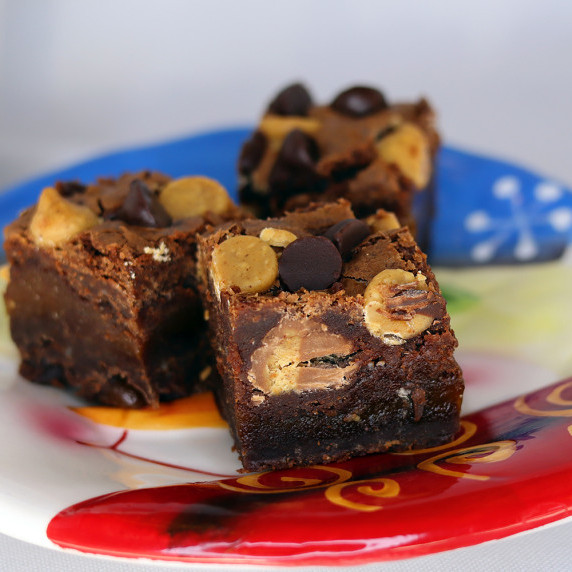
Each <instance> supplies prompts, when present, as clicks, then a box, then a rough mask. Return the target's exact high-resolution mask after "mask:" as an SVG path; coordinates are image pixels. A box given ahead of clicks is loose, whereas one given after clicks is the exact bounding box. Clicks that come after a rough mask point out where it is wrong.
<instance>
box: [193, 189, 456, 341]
mask: <svg viewBox="0 0 572 572" xmlns="http://www.w3.org/2000/svg"><path fill="white" fill-rule="evenodd" d="M200 245H201V246H200V252H199V260H200V265H201V267H202V272H203V274H204V275H208V277H209V280H210V284H211V287H212V289H213V292H214V296H216V297H218V298H219V299H222V298H223V297H225V298H240V299H243V300H244V303H246V304H248V303H250V302H252V303H253V304H257V303H259V302H260V300H261V298H262V299H266V300H267V302H266V305H268V304H270V306H279V305H280V304H296V303H302V304H307V303H313V304H316V305H317V306H323V305H324V303H325V302H324V298H327V299H328V302H327V304H330V303H331V301H332V300H333V299H334V298H336V299H339V300H340V301H341V300H346V301H347V300H348V299H351V300H352V304H358V305H359V306H360V307H363V308H364V311H365V322H366V324H367V325H368V328H369V329H370V331H371V332H372V333H374V335H376V336H377V337H381V338H382V339H383V340H384V341H385V342H386V343H388V344H392V345H397V344H401V343H403V342H404V340H405V339H409V338H410V337H413V336H414V335H418V334H420V333H422V332H423V331H424V330H426V329H427V328H429V327H430V325H431V324H432V322H433V320H434V319H435V318H441V317H443V316H444V315H445V313H446V312H445V301H444V299H443V298H442V296H441V295H440V291H439V287H438V284H437V282H436V280H435V277H434V275H433V273H432V271H431V269H430V268H429V267H428V265H427V262H426V257H425V255H424V254H423V253H422V252H421V251H420V250H419V248H418V247H417V245H416V243H415V241H414V239H413V238H412V236H411V234H410V232H409V231H408V230H407V229H406V228H403V227H400V226H399V225H398V224H397V222H396V219H395V217H394V216H393V215H391V214H389V213H387V212H384V211H380V212H378V213H377V214H376V215H373V216H371V217H369V218H368V219H367V220H366V221H361V220H358V219H356V218H355V217H354V215H353V212H352V210H351V208H350V206H349V203H348V202H347V201H345V200H340V201H338V202H337V203H329V204H325V205H311V206H310V207H308V208H306V209H304V210H298V211H295V212H292V213H288V214H286V215H285V216H284V217H281V218H276V219H268V220H265V221H262V220H245V221H242V222H239V223H227V224H225V225H222V226H221V227H219V228H218V229H217V230H216V231H215V232H214V233H212V234H210V235H207V236H205V237H202V238H201V239H200ZM336 303H337V302H336Z"/></svg>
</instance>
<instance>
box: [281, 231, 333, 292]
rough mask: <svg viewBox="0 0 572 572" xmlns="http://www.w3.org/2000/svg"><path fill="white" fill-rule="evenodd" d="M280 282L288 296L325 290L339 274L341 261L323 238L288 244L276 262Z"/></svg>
mask: <svg viewBox="0 0 572 572" xmlns="http://www.w3.org/2000/svg"><path fill="white" fill-rule="evenodd" d="M278 270H279V273H280V279H281V280H282V282H283V283H284V285H285V286H286V288H288V290H290V291H291V292H296V290H299V289H300V288H306V290H325V289H326V288H329V287H330V286H331V285H332V284H333V283H334V282H335V281H336V280H337V279H338V278H339V277H340V274H341V272H342V257H341V256H340V253H339V252H338V249H337V248H336V247H335V246H334V245H333V243H332V242H331V241H330V240H328V239H327V238H325V237H324V236H304V237H302V238H298V239H296V240H295V241H294V242H291V243H290V244H289V245H288V246H287V247H286V248H285V249H284V251H283V252H282V256H281V257H280V260H279V262H278Z"/></svg>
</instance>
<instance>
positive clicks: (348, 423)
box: [198, 200, 464, 471]
mask: <svg viewBox="0 0 572 572" xmlns="http://www.w3.org/2000/svg"><path fill="white" fill-rule="evenodd" d="M387 216H388V215H387V213H383V212H380V213H379V214H378V215H376V216H373V217H371V218H370V219H368V222H369V224H366V223H364V222H362V221H360V220H357V219H356V218H355V217H354V214H353V212H352V210H351V208H350V205H349V203H348V202H347V201H344V200H341V201H338V202H337V203H330V204H325V205H311V206H310V207H308V208H306V209H304V210H298V211H295V212H292V213H287V214H286V215H285V216H284V217H282V218H274V219H268V220H265V221H262V220H246V221H242V222H238V223H228V224H225V225H222V226H221V227H219V228H218V229H216V231H214V232H212V233H208V234H205V235H203V236H201V237H199V250H198V264H199V273H200V275H201V277H202V284H201V287H200V288H201V292H202V295H203V298H204V303H205V306H206V309H207V312H208V316H209V329H210V334H211V340H212V343H213V345H214V350H215V354H216V361H217V367H218V370H219V373H220V375H221V378H222V381H221V383H220V385H218V386H217V397H218V401H219V403H220V407H221V409H222V411H223V414H224V416H225V417H226V419H227V421H228V422H229V425H230V428H231V432H232V435H233V437H234V442H235V445H236V448H237V450H238V453H239V455H240V458H241V460H242V463H243V465H244V468H245V469H247V470H249V471H260V470H266V469H282V468H286V467H292V466H296V465H310V464H313V463H328V462H332V461H339V460H343V459H346V458H349V457H352V456H356V455H364V454H368V453H374V452H381V451H403V450H408V449H412V448H423V447H430V446H435V445H440V444H442V443H445V442H447V441H449V440H451V439H452V438H453V436H454V435H455V433H456V432H457V430H458V427H459V412H460V406H461V399H462V393H463V388H464V385H463V379H462V375H461V370H460V368H459V366H458V364H457V363H456V361H455V359H454V356H453V351H454V349H455V347H456V346H457V341H456V339H455V336H454V334H453V332H452V331H451V328H450V319H449V315H448V314H447V311H446V306H445V300H444V299H443V297H442V295H441V292H440V290H439V285H438V283H437V281H436V279H435V276H434V274H433V272H432V271H431V268H430V267H429V266H428V265H427V261H426V257H425V255H424V254H423V253H422V252H421V251H420V249H419V248H418V246H417V245H416V243H415V241H414V239H413V237H412V235H411V233H410V232H409V230H408V229H407V228H405V227H397V228H396V225H387V224H385V223H386V222H387ZM393 220H395V219H393ZM380 221H381V222H382V223H383V224H377V223H379V222H380ZM387 227H389V228H387ZM384 228H385V230H383V229H384ZM378 229H382V230H378Z"/></svg>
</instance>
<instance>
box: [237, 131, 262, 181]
mask: <svg viewBox="0 0 572 572" xmlns="http://www.w3.org/2000/svg"><path fill="white" fill-rule="evenodd" d="M266 146H267V140H266V136H265V135H264V133H262V131H255V132H254V133H253V134H252V137H251V138H250V139H249V140H248V141H247V142H246V143H245V144H244V145H243V146H242V151H241V152H240V157H239V158H238V172H239V173H240V174H242V175H249V174H250V173H252V171H254V169H256V167H258V165H259V164H260V161H261V160H262V157H263V156H264V152H265V151H266Z"/></svg>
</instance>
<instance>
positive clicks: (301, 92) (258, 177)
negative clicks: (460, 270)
mask: <svg viewBox="0 0 572 572" xmlns="http://www.w3.org/2000/svg"><path fill="white" fill-rule="evenodd" d="M438 148H439V135H438V133H437V130H436V127H435V112H434V110H433V108H432V107H431V105H430V104H429V103H428V101H427V100H426V99H420V100H419V101H417V102H413V103H395V104H389V103H388V102H387V100H386V98H385V97H384V95H383V94H382V93H381V92H380V91H379V90H377V89H374V88H370V87H362V86H357V87H352V88H350V89H347V90H345V91H343V92H341V93H340V94H339V95H337V96H336V97H335V98H334V100H333V101H332V102H331V103H330V104H329V105H316V104H315V103H314V101H313V99H312V96H311V95H310V93H309V92H308V90H307V89H306V88H305V87H304V86H303V85H301V84H293V85H291V86H288V87H287V88H285V89H283V90H282V91H281V92H280V93H279V94H278V95H277V96H276V97H275V98H274V100H273V101H272V102H271V103H270V104H269V106H268V108H267V109H266V112H265V113H264V115H263V117H262V120H261V121H260V124H259V125H258V128H257V129H256V131H255V132H254V133H253V134H252V136H251V138H250V139H249V140H248V141H247V142H246V143H245V144H244V146H243V148H242V151H241V155H240V159H239V164H238V170H239V173H240V187H239V194H240V200H241V203H242V204H244V205H247V206H248V207H249V208H250V209H251V210H252V211H253V212H254V213H255V214H257V215H258V216H262V217H266V216H279V215H281V214H282V213H283V212H284V211H289V210H293V209H295V208H299V207H304V206H306V205H307V204H309V203H310V202H311V201H333V200H336V199H337V198H340V197H343V198H346V199H347V200H349V201H350V203H351V204H352V208H353V210H354V213H355V214H356V216H358V217H361V218H363V217H366V216H368V215H370V214H373V213H374V212H376V211H377V210H378V209H380V208H383V209H386V210H388V211H391V212H394V213H395V214H396V215H397V218H398V219H399V221H400V222H401V224H403V225H404V226H408V227H409V228H410V230H411V231H412V233H413V234H414V235H415V236H416V238H417V241H418V243H419V244H420V245H421V247H422V248H423V249H424V250H427V248H428V245H429V238H430V237H429V234H430V223H431V220H432V217H433V210H434V170H435V169H434V165H435V156H436V154H437V151H438Z"/></svg>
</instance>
